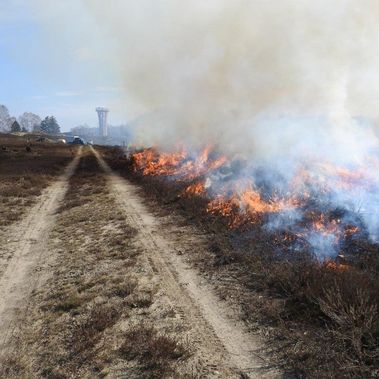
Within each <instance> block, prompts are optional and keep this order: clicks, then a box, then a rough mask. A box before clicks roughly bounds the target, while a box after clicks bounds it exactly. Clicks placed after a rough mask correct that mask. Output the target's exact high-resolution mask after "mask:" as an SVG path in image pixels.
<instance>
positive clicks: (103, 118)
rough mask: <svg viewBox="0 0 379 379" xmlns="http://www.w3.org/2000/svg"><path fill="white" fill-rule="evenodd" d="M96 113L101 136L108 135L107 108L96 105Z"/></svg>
mask: <svg viewBox="0 0 379 379" xmlns="http://www.w3.org/2000/svg"><path fill="white" fill-rule="evenodd" d="M96 112H97V115H98V116H99V134H100V136H101V137H107V136H108V123H107V119H108V112H109V109H108V108H104V107H97V108H96Z"/></svg>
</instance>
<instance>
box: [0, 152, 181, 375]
mask: <svg viewBox="0 0 379 379" xmlns="http://www.w3.org/2000/svg"><path fill="white" fill-rule="evenodd" d="M136 233H137V231H136V230H135V229H133V227H131V226H129V225H128V224H127V223H126V221H125V218H124V216H123V214H122V212H121V210H120V208H119V207H118V206H117V205H116V204H115V200H114V198H113V197H112V196H111V195H110V193H109V192H108V188H107V185H106V178H105V176H104V174H103V173H102V172H101V170H100V168H99V167H98V164H97V162H96V159H95V158H94V157H93V156H92V155H91V154H85V155H84V156H83V157H82V158H81V161H80V164H79V167H78V170H77V172H76V173H75V175H74V176H73V177H72V178H71V179H70V187H69V190H68V192H67V194H66V199H65V205H64V206H62V207H61V208H60V210H59V214H58V220H57V225H56V227H55V229H54V231H53V235H52V237H53V238H52V245H51V249H52V251H55V252H56V254H57V259H56V261H55V263H54V265H53V267H52V268H51V270H52V276H51V278H50V279H49V281H48V282H47V283H46V285H45V286H44V287H43V288H40V290H39V291H38V292H36V293H35V294H34V295H33V298H32V304H37V305H38V306H34V307H32V308H31V309H30V312H29V316H28V319H27V320H25V327H24V329H23V330H22V332H21V336H20V349H19V351H22V353H18V354H19V355H21V356H22V357H23V358H24V359H25V360H26V363H25V364H23V365H20V367H18V368H17V373H16V372H14V373H12V372H10V370H13V369H12V368H11V367H8V366H7V362H2V363H3V364H4V367H5V369H8V371H9V378H18V377H42V378H55V379H58V378H59V379H65V378H72V377H76V378H79V377H83V378H101V377H104V376H106V375H110V377H115V375H116V374H114V372H115V371H114V370H116V368H117V370H118V371H117V372H124V373H125V372H126V373H128V372H129V371H128V370H129V369H130V367H132V371H133V370H134V371H135V372H143V373H144V374H146V375H147V377H154V376H153V373H155V372H158V371H159V370H161V372H166V371H167V372H168V367H169V366H170V364H171V362H172V361H173V360H174V361H175V360H177V359H178V358H179V356H178V357H177V358H175V357H173V356H172V354H169V355H166V356H165V355H164V354H165V353H164V352H162V353H161V354H160V355H159V359H160V360H159V361H157V362H156V364H155V366H154V367H153V366H152V367H151V368H147V366H146V361H144V360H137V361H136V359H135V358H134V357H133V358H131V357H130V356H127V355H122V354H120V346H122V345H123V344H124V342H125V338H126V337H125V336H127V335H128V333H129V332H128V330H129V329H130V328H133V325H135V324H136V322H138V324H140V325H141V328H139V330H141V331H142V333H145V332H143V329H144V327H143V325H144V323H143V321H144V320H145V319H146V318H148V317H149V307H150V306H151V305H152V304H153V302H154V298H153V291H147V290H146V288H143V287H144V285H142V286H141V284H140V279H139V276H138V275H136V271H137V273H138V267H139V266H138V265H140V263H139V257H140V250H139V248H138V247H137V246H135V244H134V237H135V236H136ZM146 328H147V331H146V333H145V334H146V335H147V334H148V333H150V327H147V326H146ZM160 338H164V337H159V338H158V336H157V337H156V339H155V344H156V348H157V349H159V346H160V344H162V348H165V346H166V347H169V346H170V345H169V344H168V341H169V338H168V337H167V342H165V340H164V339H160ZM151 343H153V342H151ZM154 346H155V345H154ZM178 352H179V346H178ZM154 354H155V353H154ZM11 358H12V357H9V362H12V360H11ZM13 358H15V357H13ZM149 372H151V375H150V374H149ZM172 372H174V371H172ZM149 375H150V376H149ZM122 376H123V377H129V375H128V374H122Z"/></svg>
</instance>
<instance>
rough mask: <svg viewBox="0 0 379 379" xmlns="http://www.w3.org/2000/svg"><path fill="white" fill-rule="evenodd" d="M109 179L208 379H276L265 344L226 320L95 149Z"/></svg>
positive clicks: (220, 306) (132, 190)
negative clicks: (264, 351)
mask: <svg viewBox="0 0 379 379" xmlns="http://www.w3.org/2000/svg"><path fill="white" fill-rule="evenodd" d="M93 152H94V154H95V156H96V157H97V159H98V160H99V163H100V166H101V167H102V168H103V170H104V171H105V172H106V173H107V175H108V180H109V184H110V187H111V191H112V192H113V193H114V195H115V197H116V199H117V200H118V202H119V203H120V205H121V206H122V208H123V209H124V210H125V214H126V217H127V219H128V220H129V222H130V223H131V224H132V225H133V226H134V227H136V229H138V232H139V242H140V243H141V245H142V246H143V250H144V253H145V254H146V255H147V260H148V261H149V262H150V266H151V267H152V270H153V272H154V273H156V274H157V275H159V276H160V278H161V285H162V287H163V288H164V290H165V292H166V294H167V296H168V297H169V299H170V300H171V303H172V306H173V307H174V308H175V309H176V310H177V311H178V313H179V314H180V315H181V317H182V318H183V319H184V320H185V322H186V323H187V325H188V326H189V329H190V332H189V334H190V335H189V338H190V339H191V340H192V342H193V344H194V345H195V347H196V349H198V350H200V355H201V357H202V358H203V359H204V361H205V362H207V370H208V372H207V373H202V374H204V375H207V377H210V376H211V377H228V378H232V377H236V378H237V377H241V375H242V374H244V375H249V377H250V378H275V377H279V375H278V373H277V372H273V371H268V370H267V368H268V367H269V365H268V362H267V361H266V360H265V359H264V358H263V357H262V356H261V355H260V353H259V351H260V350H261V347H262V345H261V344H260V342H259V341H258V340H257V338H254V336H252V335H251V334H249V333H248V332H247V331H246V330H245V329H244V328H243V326H242V325H241V324H239V323H238V322H237V321H236V320H234V321H233V320H230V319H228V318H227V317H226V316H224V315H225V314H226V313H227V312H226V309H225V308H224V307H225V306H224V305H223V304H221V302H220V301H219V300H218V299H217V297H216V296H215V295H214V293H213V291H212V289H211V287H210V286H209V285H208V284H206V283H204V279H202V278H200V277H199V275H198V274H197V273H196V272H195V271H194V270H193V269H192V268H190V267H189V266H188V265H187V264H186V263H185V262H184V261H183V259H182V257H180V256H178V255H177V254H175V247H173V246H171V244H170V241H169V240H168V239H167V238H166V237H165V235H164V233H161V231H160V228H161V226H160V224H159V221H158V220H157V219H156V218H155V217H154V216H153V215H152V214H151V213H150V212H149V211H148V210H147V209H146V207H145V206H144V205H143V203H142V200H141V199H140V197H139V195H138V194H137V191H136V188H135V186H133V185H132V184H130V183H128V182H127V181H126V180H125V179H123V178H121V177H120V176H118V175H117V174H115V173H114V172H113V171H112V170H111V169H110V167H109V166H108V165H107V164H106V162H105V161H104V160H103V159H102V157H101V156H100V155H99V153H98V152H97V151H96V150H94V149H93Z"/></svg>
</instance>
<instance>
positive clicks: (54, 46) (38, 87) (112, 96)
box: [0, 0, 127, 130]
mask: <svg viewBox="0 0 379 379" xmlns="http://www.w3.org/2000/svg"><path fill="white" fill-rule="evenodd" d="M113 47H114V46H112V40H111V39H110V38H108V36H107V35H106V34H105V33H104V31H103V30H101V28H100V27H99V25H98V22H97V21H96V20H94V19H93V18H91V15H90V14H89V12H87V11H86V9H85V8H83V6H82V5H81V2H78V1H77V2H75V1H67V2H66V1H55V0H51V1H48V2H47V1H39V0H0V104H4V105H6V106H7V107H8V109H9V111H10V114H11V115H12V116H15V117H18V116H19V115H20V114H22V113H23V112H25V111H28V112H34V113H36V114H38V115H39V116H40V117H42V118H43V117H45V116H47V115H54V116H56V117H57V119H58V122H59V123H60V124H61V126H62V129H63V130H69V129H70V128H71V127H73V126H76V125H79V124H83V123H88V124H90V125H96V123H97V116H96V112H95V107H96V106H107V107H109V108H110V110H111V113H110V122H111V123H112V124H119V123H123V122H126V121H127V112H126V111H125V107H124V104H123V101H122V100H121V97H122V95H121V88H120V81H119V79H118V78H117V71H115V68H114V67H115V66H114V65H113V64H112V65H109V64H108V62H109V60H111V59H112V49H113Z"/></svg>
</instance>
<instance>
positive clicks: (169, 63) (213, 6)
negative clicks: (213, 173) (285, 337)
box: [83, 0, 379, 155]
mask: <svg viewBox="0 0 379 379" xmlns="http://www.w3.org/2000/svg"><path fill="white" fill-rule="evenodd" d="M83 1H84V4H86V6H87V9H88V11H89V12H92V13H93V14H95V16H96V17H97V20H98V22H99V23H101V24H102V25H103V27H104V29H105V30H106V31H107V32H108V33H111V35H112V36H113V38H114V40H115V41H116V42H117V44H118V54H117V55H116V56H112V57H109V60H110V65H112V62H115V64H116V65H117V67H118V69H119V70H120V71H121V73H122V80H123V85H124V88H125V94H126V98H127V99H128V101H126V102H125V107H130V108H131V109H139V110H140V111H141V112H146V113H147V114H149V117H145V118H142V120H141V122H140V123H139V125H138V128H137V129H136V133H137V137H138V139H140V140H141V141H143V142H145V143H146V144H157V143H158V144H161V145H166V146H167V145H168V144H169V143H177V142H178V141H186V142H187V143H193V144H201V143H212V144H215V143H217V144H219V145H220V146H221V147H222V148H223V149H224V150H225V151H228V152H236V151H238V152H241V151H243V152H249V153H250V152H253V153H254V154H255V155H257V154H263V155H267V154H268V155H270V154H272V153H273V154H277V153H278V150H279V151H282V152H286V151H288V149H292V147H293V145H294V144H295V145H296V146H298V144H299V140H302V139H306V140H307V141H306V145H305V147H304V148H308V149H309V148H310V149H314V148H315V149H316V150H317V149H320V148H322V147H323V146H325V149H324V150H326V151H327V150H328V149H330V147H331V146H336V145H340V147H338V149H337V150H338V152H339V153H342V154H344V153H348V152H350V153H351V152H352V151H354V150H355V149H357V150H358V151H357V153H361V149H362V146H361V141H357V138H356V137H355V133H356V132H358V133H360V132H359V131H357V127H356V125H354V121H353V120H352V116H362V117H368V118H373V117H377V116H378V112H377V105H376V99H377V98H378V95H379V80H378V79H379V77H378V70H377V68H378V67H379V43H378V42H379V39H378V37H379V34H378V31H379V29H378V28H377V25H378V22H379V4H378V2H377V1H375V0H363V1H356V0H339V1H334V2H330V1H325V0H324V1H317V2H312V1H306V0H304V1H302V0H299V1H293V0H283V1H260V0H259V1H255V0H234V1H230V0H208V1H202V0H198V1H190V2H183V1H180V0H165V1H163V0H162V1H156V0H139V1H125V0H113V1H112V2H110V3H109V4H107V5H106V6H104V2H103V1H100V0H88V1H86V0H83ZM317 117H321V118H323V120H322V123H323V124H325V119H326V120H327V123H328V125H327V126H325V125H320V128H321V129H323V128H325V127H326V129H325V130H322V131H321V132H320V131H319V126H318V125H317ZM365 133H366V135H368V134H367V133H369V132H368V131H367V129H366V131H365ZM368 136H369V137H368V138H364V139H367V140H368V141H370V140H371V138H372V136H371V135H368ZM359 137H360V138H359V139H360V140H361V137H362V135H361V133H360V134H359ZM363 137H364V136H363ZM315 139H316V140H315ZM309 140H310V141H309ZM308 142H310V145H309V144H308ZM357 142H359V143H358V144H357V146H356V143H357ZM300 143H301V142H300ZM320 144H321V145H320ZM343 145H345V148H346V149H342V150H341V146H343ZM323 153H325V152H323Z"/></svg>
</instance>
